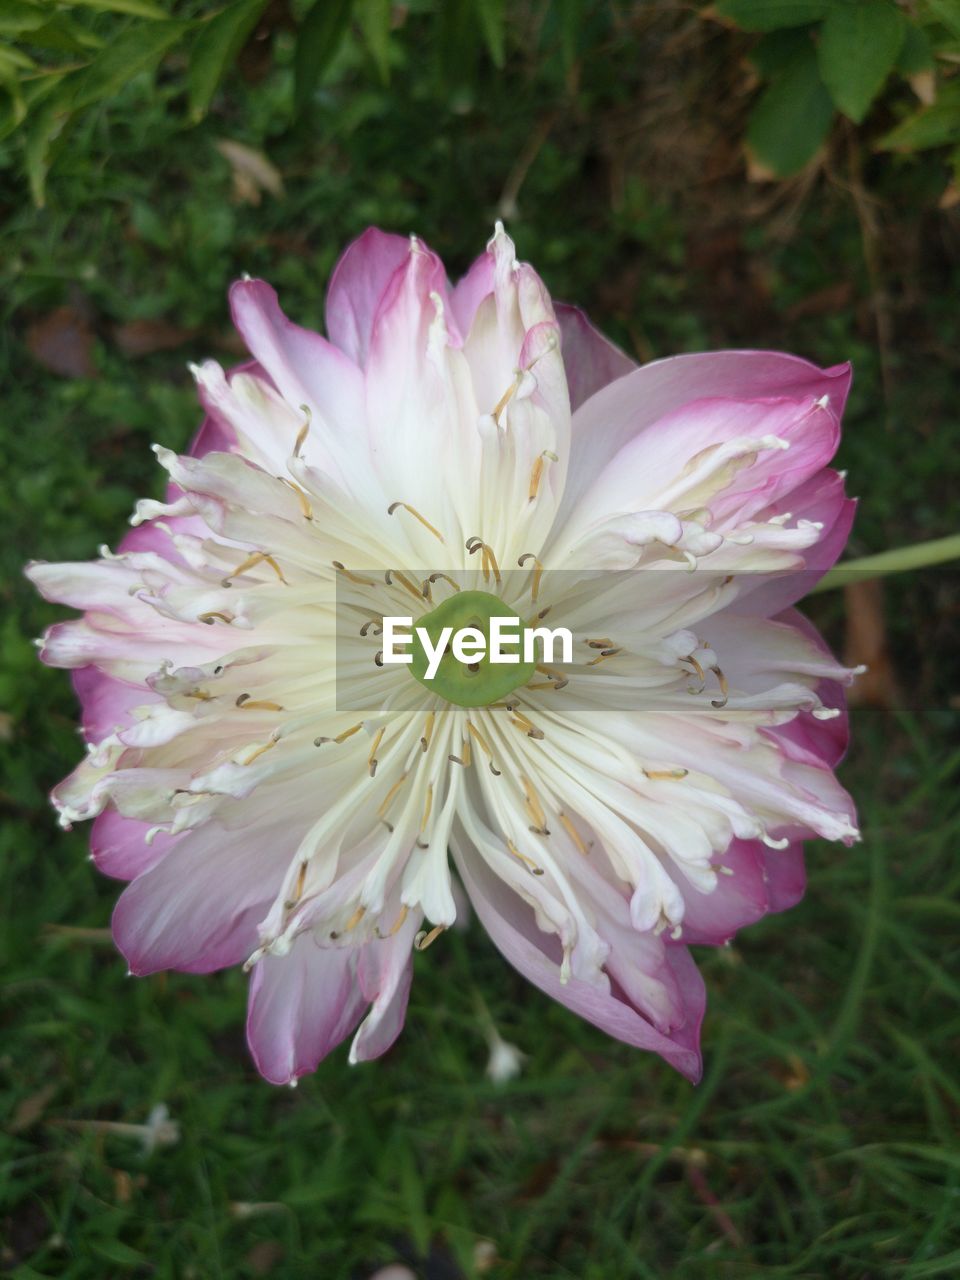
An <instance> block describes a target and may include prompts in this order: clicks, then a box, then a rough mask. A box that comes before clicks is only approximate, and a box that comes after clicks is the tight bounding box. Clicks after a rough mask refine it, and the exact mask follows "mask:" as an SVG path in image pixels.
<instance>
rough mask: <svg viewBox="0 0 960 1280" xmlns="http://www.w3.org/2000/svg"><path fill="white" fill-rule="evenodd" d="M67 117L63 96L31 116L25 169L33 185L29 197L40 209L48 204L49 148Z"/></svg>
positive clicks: (52, 100)
mask: <svg viewBox="0 0 960 1280" xmlns="http://www.w3.org/2000/svg"><path fill="white" fill-rule="evenodd" d="M64 87H65V86H64ZM68 118H69V117H68V112H67V110H66V104H65V102H64V100H63V95H62V94H57V95H56V96H54V97H53V98H52V99H51V100H50V101H49V102H45V103H44V104H43V106H42V107H41V108H40V110H39V111H36V112H34V113H33V114H31V115H30V116H29V118H28V119H27V122H26V125H25V127H24V136H23V156H24V167H25V168H26V171H27V181H28V182H29V183H30V195H31V197H32V199H33V203H34V204H35V205H36V207H37V208H38V209H42V208H43V206H44V204H45V203H46V186H47V173H48V172H49V170H50V149H51V147H52V145H53V143H54V140H55V139H56V138H57V136H58V135H59V134H60V133H61V131H62V130H63V128H64V125H65V124H66V123H67V120H68Z"/></svg>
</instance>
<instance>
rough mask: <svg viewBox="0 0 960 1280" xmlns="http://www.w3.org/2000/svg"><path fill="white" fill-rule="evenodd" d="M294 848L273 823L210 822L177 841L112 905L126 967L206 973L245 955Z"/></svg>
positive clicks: (288, 836) (138, 970) (137, 970)
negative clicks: (229, 828)
mask: <svg viewBox="0 0 960 1280" xmlns="http://www.w3.org/2000/svg"><path fill="white" fill-rule="evenodd" d="M296 846H297V838H296V836H295V835H292V834H290V833H288V832H287V831H286V830H285V829H284V827H283V826H277V825H275V826H273V827H269V826H268V827H257V828H247V829H246V830H243V831H239V832H238V831H233V832H226V831H224V830H223V829H222V828H221V827H219V826H218V825H216V824H213V823H211V824H208V825H207V826H205V827H202V828H200V829H199V830H197V831H196V832H190V833H189V834H187V835H185V836H184V837H183V838H182V839H180V840H178V841H177V842H176V843H175V844H174V845H173V846H172V847H171V849H170V851H169V852H168V853H167V855H166V856H165V857H164V858H163V860H162V861H161V862H159V863H158V864H157V865H156V866H155V867H153V868H152V869H151V870H149V871H147V872H145V873H144V874H143V875H141V876H138V877H137V879H136V880H134V881H133V883H132V884H130V885H128V886H127V888H126V889H125V890H124V892H123V893H122V894H121V896H120V899H119V901H118V902H117V905H116V908H115V909H114V913H113V936H114V940H115V942H116V944H117V946H118V947H119V948H120V950H121V951H122V952H123V954H124V956H125V957H126V959H127V962H128V964H129V965H130V969H131V971H132V972H133V973H136V974H147V973H155V972H157V970H159V969H179V970H182V971H183V972H186V973H211V972H213V970H215V969H223V968H225V967H226V966H228V965H232V964H239V963H241V962H242V961H243V960H245V959H246V958H247V956H249V955H250V954H251V952H253V951H254V950H255V948H256V946H257V943H258V934H257V923H258V921H259V920H260V919H262V917H263V916H264V915H265V914H266V911H267V909H268V907H269V905H270V903H271V902H272V901H273V898H274V897H275V895H276V893H277V890H278V889H279V886H280V882H281V880H282V877H283V872H284V870H285V869H286V866H287V864H288V862H289V860H290V858H291V856H292V855H293V852H294V850H295V849H296Z"/></svg>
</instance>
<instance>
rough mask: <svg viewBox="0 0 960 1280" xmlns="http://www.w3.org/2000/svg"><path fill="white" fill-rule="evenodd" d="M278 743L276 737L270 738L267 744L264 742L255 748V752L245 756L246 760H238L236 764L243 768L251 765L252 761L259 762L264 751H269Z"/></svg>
mask: <svg viewBox="0 0 960 1280" xmlns="http://www.w3.org/2000/svg"><path fill="white" fill-rule="evenodd" d="M279 741H280V739H279V738H277V737H273V738H271V739H270V741H269V742H264V743H262V744H261V745H260V746H259V747H257V748H255V750H254V751H253V752H252V753H251V754H250V755H248V756H247V758H246V760H239V761H238V762H237V763H238V764H242V765H244V766H246V765H248V764H253V762H254V760H259V758H260V757H261V756H262V755H263V754H264V752H265V751H269V750H270V748H271V747H275V746H276V745H277V743H278V742H279Z"/></svg>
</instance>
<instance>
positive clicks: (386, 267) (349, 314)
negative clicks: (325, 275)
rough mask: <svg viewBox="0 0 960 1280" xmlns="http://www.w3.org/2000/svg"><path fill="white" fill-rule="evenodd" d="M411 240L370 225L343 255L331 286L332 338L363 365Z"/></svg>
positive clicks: (329, 328) (329, 329)
mask: <svg viewBox="0 0 960 1280" xmlns="http://www.w3.org/2000/svg"><path fill="white" fill-rule="evenodd" d="M409 253H410V241H409V240H408V239H406V237H404V236H397V235H389V234H388V233H387V232H384V231H380V230H378V229H377V228H376V227H370V228H368V229H367V230H366V231H365V232H364V233H363V235H362V236H360V237H359V238H358V239H357V240H354V242H353V244H351V245H350V246H349V248H348V249H347V250H346V252H345V253H344V254H343V256H342V257H341V259H340V261H339V262H338V263H337V265H336V267H335V268H334V270H333V275H332V276H331V278H330V287H329V289H328V290H327V333H328V334H329V335H330V341H331V342H332V343H334V344H335V345H336V346H337V347H339V348H340V350H341V351H342V352H344V354H345V355H347V356H349V358H350V359H351V360H352V361H353V363H354V364H356V365H359V367H360V368H361V369H362V368H363V367H364V366H365V365H366V363H367V353H368V352H369V350H370V338H371V335H372V333H373V324H374V320H375V319H376V315H377V312H378V311H379V309H380V303H381V300H382V299H383V295H384V293H385V292H386V289H387V285H388V284H389V283H390V280H391V277H392V276H393V274H394V272H396V271H397V270H398V269H399V268H400V267H402V266H403V264H404V263H405V261H406V259H407V256H408V254H409Z"/></svg>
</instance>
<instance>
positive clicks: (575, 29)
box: [556, 0, 585, 73]
mask: <svg viewBox="0 0 960 1280" xmlns="http://www.w3.org/2000/svg"><path fill="white" fill-rule="evenodd" d="M584 5H585V0H557V3H556V13H557V25H558V27H559V29H560V51H561V54H562V57H563V69H564V71H566V72H568V73H569V72H570V71H571V70H572V69H573V66H574V64H575V63H576V61H577V59H578V58H579V57H580V54H581V52H582V45H583V41H582V39H581V33H582V31H583V26H584V16H585V15H584Z"/></svg>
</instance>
